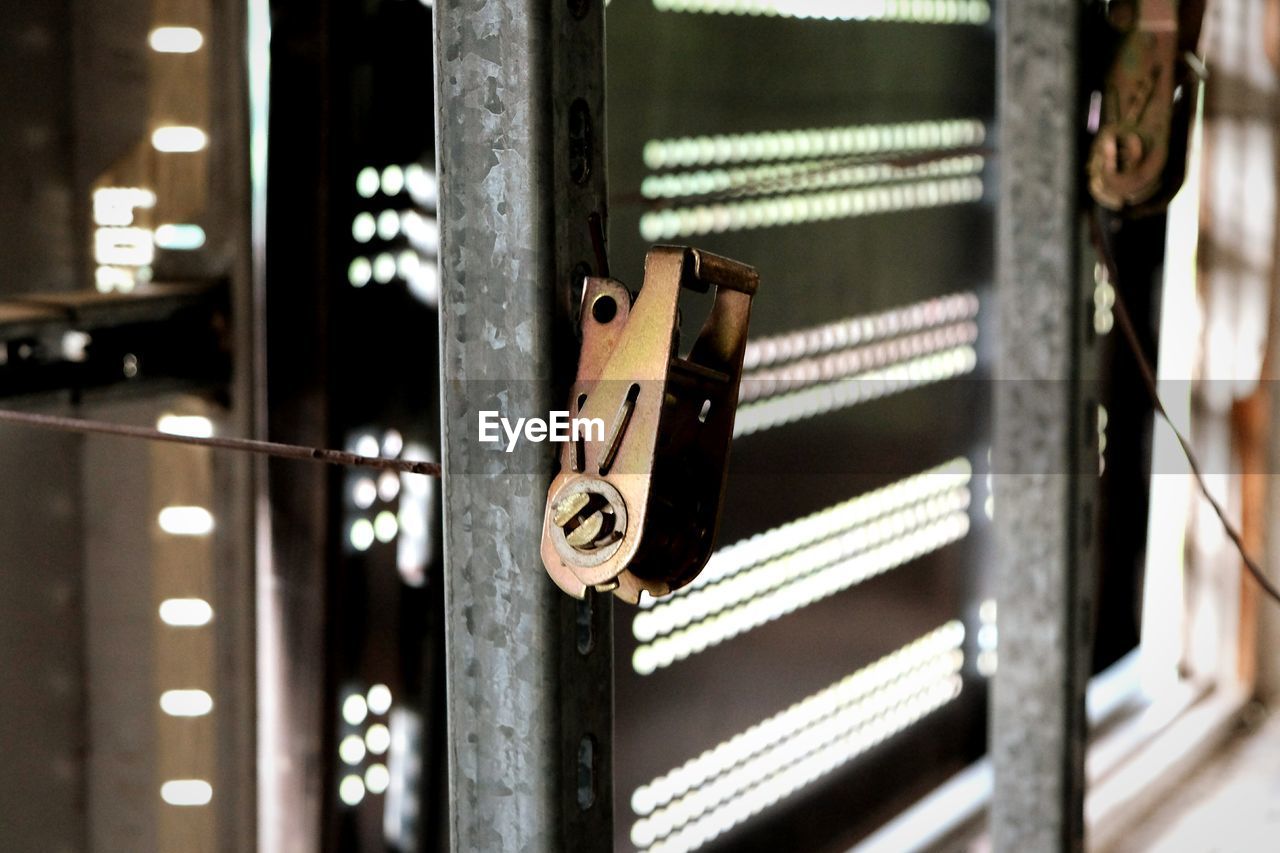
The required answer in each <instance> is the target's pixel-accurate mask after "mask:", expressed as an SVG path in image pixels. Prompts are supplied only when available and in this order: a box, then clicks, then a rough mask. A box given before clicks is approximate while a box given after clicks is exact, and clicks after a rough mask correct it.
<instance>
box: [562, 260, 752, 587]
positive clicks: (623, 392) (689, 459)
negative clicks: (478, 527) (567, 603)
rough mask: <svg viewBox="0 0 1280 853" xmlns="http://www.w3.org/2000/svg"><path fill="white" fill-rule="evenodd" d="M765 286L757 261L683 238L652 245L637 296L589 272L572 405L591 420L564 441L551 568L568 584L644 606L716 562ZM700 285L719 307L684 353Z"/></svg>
mask: <svg viewBox="0 0 1280 853" xmlns="http://www.w3.org/2000/svg"><path fill="white" fill-rule="evenodd" d="M758 285H759V276H758V275H757V274H756V271H755V270H754V269H752V268H751V267H748V266H746V265H744V264H740V263H737V262H736V261H731V260H728V259H726V258H722V257H719V256H717V255H713V254H710V253H708V252H702V251H699V250H698V249H690V248H686V247H683V246H656V247H654V248H653V249H651V250H650V251H649V253H648V255H647V256H646V258H645V273H644V288H643V289H642V290H641V291H640V294H639V295H638V296H636V297H635V299H634V301H633V300H632V296H631V294H630V292H629V291H628V290H627V288H626V287H625V286H623V284H622V283H621V282H619V281H616V280H614V279H611V278H594V277H592V278H588V279H587V280H586V284H585V287H584V289H583V295H582V349H581V353H580V355H579V359H578V376H577V380H576V382H575V383H574V386H573V390H572V392H571V394H570V401H569V402H570V406H569V408H570V412H571V415H572V418H573V419H574V421H575V422H576V423H577V424H581V423H583V422H585V423H586V424H588V426H587V427H586V428H585V429H582V430H575V435H574V437H573V438H572V440H570V441H568V442H566V443H565V444H564V446H563V450H562V451H561V456H560V474H559V475H558V476H557V477H556V478H555V480H554V481H552V483H551V488H550V490H549V491H548V493H547V506H546V515H545V518H544V520H543V527H542V562H543V564H544V565H545V566H546V569H547V572H548V574H550V575H551V578H552V580H554V581H555V582H556V584H557V585H558V586H559V587H560V588H561V589H563V590H564V591H565V592H567V593H569V594H570V595H572V596H574V597H576V598H583V597H584V596H585V595H586V592H587V589H588V588H591V589H595V590H597V591H600V592H609V591H612V592H613V593H614V594H615V595H616V596H618V597H619V598H621V599H623V600H624V601H628V602H631V603H633V604H634V603H637V602H638V601H639V599H640V592H641V590H644V591H647V592H648V593H649V594H650V595H654V596H658V595H665V594H667V593H669V592H672V591H673V590H676V589H679V588H680V587H682V586H684V585H685V584H687V583H689V582H690V581H691V580H693V579H694V578H695V577H696V576H697V574H698V572H700V571H702V567H703V566H704V565H706V562H707V559H708V558H709V557H710V556H711V548H712V545H713V543H714V542H715V536H716V530H717V527H718V526H719V521H720V509H721V505H722V503H723V497H724V484H725V474H726V471H727V468H728V461H729V445H730V443H731V441H732V439H733V420H734V414H735V411H736V409H737V405H738V383H739V381H740V380H741V378H742V357H743V353H744V352H745V350H746V343H747V323H748V321H749V320H750V316H751V299H752V297H753V296H754V295H755V292H756V288H757V286H758ZM686 287H687V288H690V289H692V290H695V291H699V292H703V293H705V292H706V291H707V290H708V289H709V288H711V287H714V288H715V301H714V303H713V304H712V307H711V313H710V315H709V316H708V318H707V321H706V324H705V325H704V326H703V327H702V330H701V331H700V332H699V333H698V337H697V340H696V341H695V342H694V344H693V348H692V349H691V350H690V352H689V355H688V357H687V358H682V357H681V356H680V355H679V352H680V348H679V327H678V325H679V312H678V302H679V297H680V291H681V288H686ZM593 422H595V423H596V425H597V428H596V429H594V430H593V429H592V428H591V426H590V424H592V423H593Z"/></svg>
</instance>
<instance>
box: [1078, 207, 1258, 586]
mask: <svg viewBox="0 0 1280 853" xmlns="http://www.w3.org/2000/svg"><path fill="white" fill-rule="evenodd" d="M1091 224H1092V227H1093V242H1094V245H1095V246H1096V248H1097V250H1098V256H1099V257H1100V258H1101V260H1102V264H1103V266H1104V267H1106V270H1107V275H1108V276H1109V277H1110V278H1111V284H1112V287H1113V289H1114V290H1115V305H1114V310H1115V315H1116V322H1117V323H1119V325H1120V333H1121V335H1122V336H1123V337H1124V339H1125V343H1127V344H1128V346H1129V350H1130V351H1131V352H1132V353H1133V357H1134V359H1136V360H1137V362H1138V372H1139V373H1141V374H1142V384H1143V385H1145V386H1146V389H1147V395H1148V396H1149V397H1150V398H1151V405H1152V406H1153V407H1154V408H1155V410H1156V412H1157V413H1158V414H1159V415H1160V417H1161V419H1162V420H1164V422H1165V423H1166V424H1168V425H1169V429H1171V430H1172V431H1173V435H1174V437H1175V438H1176V439H1177V440H1178V444H1179V445H1180V446H1181V447H1182V455H1183V456H1185V457H1186V458H1187V465H1188V467H1190V468H1191V476H1192V477H1193V478H1195V481H1196V485H1197V486H1199V487H1200V493H1201V494H1202V495H1204V499H1205V501H1207V502H1208V504H1209V506H1210V508H1211V509H1213V512H1214V515H1216V516H1218V521H1220V522H1221V523H1222V528H1223V530H1225V531H1226V534H1227V538H1229V539H1230V540H1231V542H1232V544H1234V545H1235V547H1236V550H1237V551H1239V552H1240V559H1241V560H1243V561H1244V565H1245V568H1246V569H1248V571H1249V574H1250V575H1251V576H1252V577H1253V579H1254V581H1255V582H1256V583H1257V584H1258V586H1259V587H1261V589H1262V591H1263V592H1265V593H1266V594H1267V595H1268V596H1269V597H1270V598H1271V599H1272V600H1274V601H1275V602H1276V603H1280V588H1277V587H1276V585H1275V584H1273V583H1272V582H1271V579H1270V578H1268V577H1267V574H1266V572H1264V571H1263V570H1262V567H1261V566H1260V565H1259V564H1258V563H1257V561H1255V560H1254V559H1253V557H1251V556H1249V552H1248V550H1247V549H1246V548H1245V545H1244V537H1243V536H1242V535H1241V534H1240V531H1238V530H1237V529H1236V527H1235V525H1234V524H1232V523H1231V520H1230V519H1229V518H1227V511H1226V510H1225V509H1224V508H1223V506H1222V504H1221V503H1219V502H1218V499H1217V498H1215V497H1214V496H1213V493H1212V492H1211V491H1209V485H1208V483H1206V482H1205V479H1204V473H1203V471H1202V470H1201V468H1200V460H1199V458H1198V457H1197V456H1196V454H1195V451H1194V450H1192V449H1191V442H1190V441H1189V440H1188V439H1187V437H1186V436H1185V435H1183V434H1182V430H1180V429H1178V426H1177V425H1176V424H1175V423H1174V422H1173V419H1172V418H1171V417H1169V412H1168V411H1167V410H1166V409H1165V407H1164V401H1163V400H1162V399H1161V398H1160V388H1159V386H1158V385H1157V384H1156V375H1155V371H1154V370H1153V369H1152V367H1151V362H1150V361H1148V360H1147V355H1146V353H1145V352H1143V351H1142V343H1141V342H1140V341H1139V340H1138V332H1137V330H1136V329H1134V327H1133V320H1131V319H1130V318H1129V310H1128V309H1127V308H1126V307H1125V304H1124V295H1123V294H1122V293H1121V291H1120V279H1119V276H1118V274H1117V271H1116V262H1115V257H1114V255H1113V254H1112V252H1111V244H1110V243H1109V242H1108V240H1107V236H1106V226H1105V223H1103V222H1102V221H1101V213H1099V214H1098V215H1097V216H1094V217H1092V218H1091Z"/></svg>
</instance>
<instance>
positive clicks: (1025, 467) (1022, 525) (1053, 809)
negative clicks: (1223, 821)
mask: <svg viewBox="0 0 1280 853" xmlns="http://www.w3.org/2000/svg"><path fill="white" fill-rule="evenodd" d="M1081 8H1082V4H1081V3H1080V2H1079V0H1035V2H1009V3H1002V4H1001V9H1002V13H1003V19H1002V21H1001V27H1000V76H999V79H1000V91H999V113H1000V122H1001V137H1000V160H1001V164H1000V167H1001V175H1000V210H999V214H998V249H997V252H998V272H997V295H998V300H999V310H1000V320H999V323H1000V325H999V341H998V347H999V356H998V365H997V378H998V380H999V381H998V382H997V390H996V395H995V396H996V421H995V442H994V448H993V450H994V459H993V464H994V470H995V473H996V477H995V478H994V480H995V482H994V487H995V501H996V502H995V507H996V509H995V526H996V544H997V554H998V556H997V575H996V578H997V590H998V596H999V633H1000V668H999V672H998V673H997V675H996V678H995V684H994V690H993V694H992V700H991V701H992V705H991V722H990V725H991V756H992V761H993V765H994V768H995V791H994V795H993V797H992V811H991V837H992V841H993V843H994V848H995V849H996V850H998V851H1018V852H1019V853H1032V852H1033V851H1053V850H1063V851H1065V850H1082V849H1083V846H1084V826H1083V793H1084V790H1083V789H1084V737H1085V721H1084V695H1085V686H1086V683H1087V679H1088V672H1089V670H1088V667H1089V642H1088V632H1087V629H1088V627H1089V613H1090V611H1089V608H1088V604H1087V599H1088V588H1089V586H1090V584H1091V582H1092V581H1091V576H1092V572H1090V571H1089V570H1088V568H1087V566H1085V565H1084V563H1085V559H1086V556H1087V551H1088V543H1087V541H1085V540H1086V539H1087V538H1088V537H1089V536H1090V535H1091V531H1092V525H1091V516H1092V506H1093V502H1092V501H1091V500H1090V498H1089V495H1090V494H1091V491H1092V489H1093V488H1094V483H1095V482H1096V474H1097V467H1096V466H1097V462H1096V455H1095V454H1096V437H1095V436H1092V435H1091V434H1090V433H1091V428H1090V425H1092V424H1093V423H1094V421H1093V420H1092V418H1093V417H1095V416H1096V403H1093V404H1090V401H1089V400H1088V399H1086V397H1087V395H1086V394H1085V393H1084V390H1083V384H1082V381H1081V377H1082V376H1083V370H1084V358H1085V357H1086V349H1087V347H1088V344H1087V340H1086V338H1085V333H1084V332H1083V331H1082V327H1083V315H1085V314H1086V313H1087V312H1085V311H1083V308H1084V306H1085V299H1086V294H1087V292H1088V291H1087V290H1086V288H1085V286H1084V285H1085V282H1084V281H1083V280H1082V269H1081V263H1080V257H1081V249H1082V244H1081V240H1080V235H1081V220H1080V218H1079V197H1078V196H1079V194H1078V191H1077V187H1078V184H1079V177H1078V176H1079V163H1080V152H1079V150H1078V139H1079V137H1080V128H1079V121H1080V120H1081V116H1082V111H1081V110H1080V108H1079V90H1080V82H1079V80H1080V77H1079V64H1078V63H1079V57H1080V14H1081ZM1091 448H1092V450H1091ZM1091 464H1092V465H1093V468H1092V469H1090V468H1089V466H1090V465H1091Z"/></svg>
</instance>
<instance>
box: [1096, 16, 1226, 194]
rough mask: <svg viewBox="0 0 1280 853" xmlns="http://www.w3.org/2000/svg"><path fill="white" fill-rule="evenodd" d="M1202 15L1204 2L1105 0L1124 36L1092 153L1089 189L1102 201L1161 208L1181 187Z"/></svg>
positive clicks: (1106, 87)
mask: <svg viewBox="0 0 1280 853" xmlns="http://www.w3.org/2000/svg"><path fill="white" fill-rule="evenodd" d="M1203 17H1204V3H1203V0H1181V2H1180V0H1111V2H1110V3H1108V5H1107V21H1108V23H1109V24H1110V25H1111V27H1112V28H1113V29H1114V30H1115V31H1116V32H1117V33H1119V34H1120V36H1121V41H1120V43H1119V46H1118V49H1117V50H1116V53H1115V57H1114V59H1113V61H1112V63H1111V67H1110V69H1109V70H1108V72H1107V76H1106V81H1105V84H1104V86H1103V91H1102V93H1101V114H1100V116H1098V117H1097V136H1096V137H1094V140H1093V146H1092V150H1091V152H1090V157H1089V193H1090V195H1092V196H1093V198H1094V200H1095V201H1096V202H1097V203H1098V204H1100V205H1101V206H1102V207H1105V208H1107V209H1108V210H1113V211H1117V212H1123V213H1127V214H1130V215H1142V214H1144V213H1154V212H1158V211H1160V210H1163V209H1164V206H1165V205H1166V204H1167V203H1168V201H1169V200H1170V199H1171V198H1173V196H1174V194H1175V193H1176V192H1177V191H1178V188H1179V187H1181V186H1182V180H1183V177H1184V176H1185V174H1186V149H1187V134H1188V132H1189V128H1190V121H1191V114H1192V111H1193V105H1194V101H1195V98H1194V97H1192V89H1193V88H1194V86H1195V85H1196V84H1197V82H1198V79H1199V77H1200V76H1201V71H1202V69H1203V66H1202V65H1201V64H1200V62H1199V60H1198V59H1196V58H1195V54H1194V50H1195V47H1196V42H1197V41H1198V40H1199V35H1200V28H1201V23H1202V21H1203Z"/></svg>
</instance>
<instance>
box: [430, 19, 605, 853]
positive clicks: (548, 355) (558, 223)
mask: <svg viewBox="0 0 1280 853" xmlns="http://www.w3.org/2000/svg"><path fill="white" fill-rule="evenodd" d="M603 35H604V4H603V2H602V0H557V2H553V3H544V2H542V0H440V2H437V4H436V45H435V49H436V64H437V74H436V77H437V81H438V83H437V85H438V101H437V103H438V113H439V117H438V122H439V125H438V128H439V140H438V152H439V154H438V156H439V164H438V168H439V179H440V208H439V210H440V222H441V252H440V259H441V284H442V292H441V311H440V317H441V348H442V365H443V373H444V375H443V377H442V386H443V394H442V396H443V401H442V402H443V461H444V467H445V482H444V514H445V515H444V529H445V538H444V553H445V618H446V632H447V637H446V644H447V649H446V655H447V678H448V718H449V775H450V804H449V808H450V827H449V831H450V836H451V844H452V847H453V849H454V850H499V849H501V850H521V851H543V850H546V851H550V850H574V851H591V850H607V849H610V847H611V845H612V838H613V834H612V812H613V802H612V789H611V784H610V780H611V776H612V773H611V759H610V754H611V749H612V745H611V739H612V732H611V720H612V707H611V704H612V654H613V650H612V639H611V638H612V624H611V621H612V607H611V604H610V601H611V599H610V598H608V597H607V596H606V597H603V598H598V599H596V600H595V601H594V602H592V603H591V605H590V606H584V605H579V604H577V603H576V602H574V601H572V600H570V599H568V598H566V597H565V596H564V595H563V594H561V593H560V592H558V591H557V590H556V589H555V588H554V586H553V585H552V584H551V583H550V581H549V580H548V579H547V578H546V576H545V574H544V572H543V570H542V566H541V562H540V559H539V555H538V546H539V540H540V536H541V527H542V507H543V501H544V499H545V495H546V488H547V485H548V483H549V481H550V477H551V474H552V466H553V464H554V446H553V445H549V444H532V443H522V444H519V445H517V447H516V448H515V450H514V452H512V453H505V452H503V450H502V448H498V447H495V446H493V445H484V444H481V443H479V440H478V435H477V428H476V423H477V417H478V412H479V411H481V410H496V411H499V412H502V413H503V414H504V415H508V416H511V417H521V416H523V417H529V416H542V417H545V414H544V413H545V412H547V411H548V410H551V409H558V408H564V393H565V391H566V388H567V378H568V377H571V376H572V373H573V364H572V353H573V351H575V349H576V338H575V337H574V336H573V333H572V327H571V325H570V322H569V317H568V314H569V305H570V304H571V301H572V300H571V294H572V292H573V282H574V279H575V278H580V277H581V275H582V274H583V273H584V272H587V271H591V270H593V269H594V267H595V265H594V264H593V263H592V254H591V251H590V245H591V244H590V232H589V229H588V217H589V216H590V214H591V213H593V212H598V213H601V214H602V215H603V213H604V209H603V208H604V151H603V140H604V127H603V101H604V63H603Z"/></svg>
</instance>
